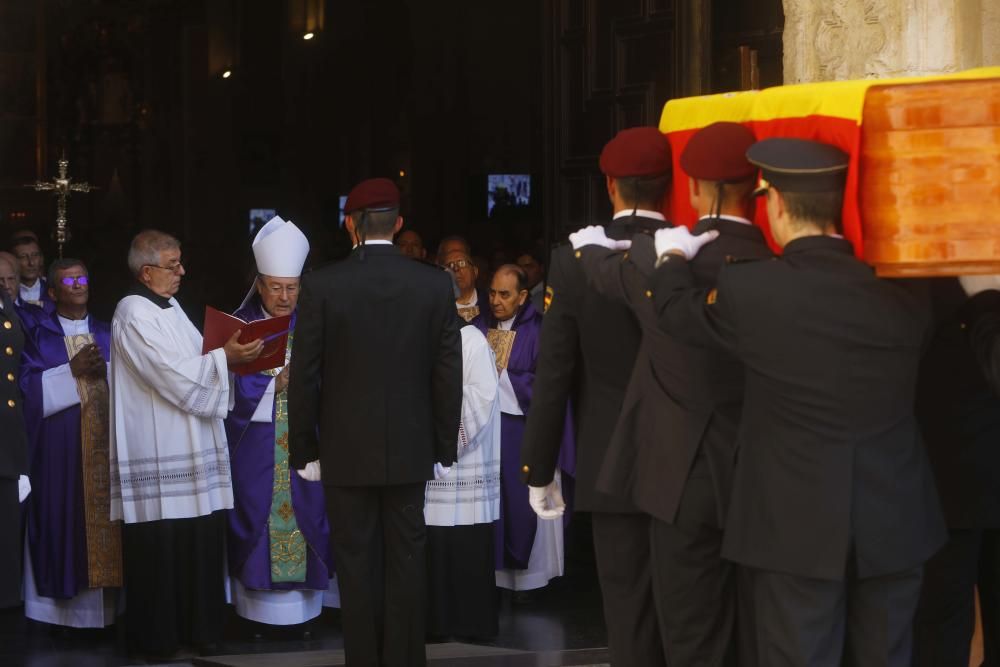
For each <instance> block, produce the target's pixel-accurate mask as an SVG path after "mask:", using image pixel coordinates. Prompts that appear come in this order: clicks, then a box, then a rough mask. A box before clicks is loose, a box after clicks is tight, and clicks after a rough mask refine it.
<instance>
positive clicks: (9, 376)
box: [7, 373, 14, 382]
mask: <svg viewBox="0 0 1000 667" xmlns="http://www.w3.org/2000/svg"><path fill="white" fill-rule="evenodd" d="M7 381H8V382H13V381H14V374H13V373H7Z"/></svg>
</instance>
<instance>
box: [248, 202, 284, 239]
mask: <svg viewBox="0 0 1000 667" xmlns="http://www.w3.org/2000/svg"><path fill="white" fill-rule="evenodd" d="M276 215H278V210H277V209H273V208H252V209H250V238H253V237H254V236H256V235H257V232H259V231H260V228H261V227H263V226H264V225H266V224H267V222H268V221H269V220H270V219H271V218H273V217H274V216H276Z"/></svg>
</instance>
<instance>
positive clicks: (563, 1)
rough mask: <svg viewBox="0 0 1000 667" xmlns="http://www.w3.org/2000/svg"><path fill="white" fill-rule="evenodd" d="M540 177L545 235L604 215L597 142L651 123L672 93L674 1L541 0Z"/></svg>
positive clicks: (677, 60) (557, 235) (554, 237)
mask: <svg viewBox="0 0 1000 667" xmlns="http://www.w3.org/2000/svg"><path fill="white" fill-rule="evenodd" d="M545 11H546V16H545V26H546V35H545V43H546V52H547V72H546V81H545V91H546V100H545V101H546V108H545V122H546V128H545V129H546V133H545V136H546V137H548V138H549V139H548V141H549V145H547V146H546V150H545V153H546V169H545V178H544V189H545V193H546V196H545V214H546V234H547V237H548V240H549V242H550V243H553V242H559V241H562V240H564V239H565V236H566V234H567V233H568V232H571V231H573V230H575V229H577V228H579V227H581V226H583V225H586V224H599V223H604V222H607V221H608V219H609V218H610V217H611V205H610V203H609V202H608V198H607V193H606V190H605V186H604V177H603V176H602V175H601V173H600V170H599V169H598V164H597V163H598V157H599V155H600V151H601V148H602V147H603V146H604V144H605V142H607V141H608V140H609V139H610V138H611V137H612V136H614V134H615V133H616V132H617V131H618V130H620V129H622V128H624V127H630V126H634V125H657V124H658V122H659V116H660V110H661V109H662V108H663V105H664V103H666V101H667V100H668V99H670V98H671V97H674V96H676V95H677V94H678V89H679V72H680V69H681V66H682V63H683V60H684V57H683V53H684V51H683V49H682V45H681V44H680V42H679V37H678V35H679V33H680V31H679V30H678V8H677V3H676V1H675V0H549V1H548V2H547V3H546V7H545Z"/></svg>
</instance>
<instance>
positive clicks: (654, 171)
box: [601, 127, 672, 178]
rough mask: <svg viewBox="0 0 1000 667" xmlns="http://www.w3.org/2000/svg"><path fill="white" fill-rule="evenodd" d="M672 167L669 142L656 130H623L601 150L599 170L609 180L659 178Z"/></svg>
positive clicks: (645, 128)
mask: <svg viewBox="0 0 1000 667" xmlns="http://www.w3.org/2000/svg"><path fill="white" fill-rule="evenodd" d="M671 166H672V164H671V159H670V142H669V141H667V137H666V136H665V135H664V134H663V133H662V132H660V131H659V130H658V129H656V128H655V127H630V128H628V129H625V130H622V131H620V132H619V133H618V134H617V135H615V138H614V139H612V140H611V141H609V142H608V143H607V144H605V145H604V150H602V151H601V171H602V172H604V174H606V175H607V176H611V177H612V178H627V177H629V176H659V175H661V174H666V173H668V172H669V171H670V168H671Z"/></svg>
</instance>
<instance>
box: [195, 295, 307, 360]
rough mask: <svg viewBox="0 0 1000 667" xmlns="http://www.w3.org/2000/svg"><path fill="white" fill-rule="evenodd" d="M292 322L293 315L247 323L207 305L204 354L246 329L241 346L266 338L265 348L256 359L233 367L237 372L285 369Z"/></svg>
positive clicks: (202, 347) (203, 344)
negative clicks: (286, 350)
mask: <svg viewBox="0 0 1000 667" xmlns="http://www.w3.org/2000/svg"><path fill="white" fill-rule="evenodd" d="M291 323H292V316H291V315H285V316H284V317H272V318H271V319H269V320H255V321H253V322H244V321H243V320H241V319H240V318H238V317H233V316H232V315H230V314H229V313H224V312H222V311H221V310H216V309H215V308H212V307H211V306H206V307H205V335H204V337H203V339H202V340H203V342H202V345H201V353H202V354H208V353H209V352H211V351H212V350H215V349H217V348H220V347H222V346H224V345H225V344H226V342H227V341H228V340H229V339H230V338H231V337H232V335H233V334H234V333H236V332H237V331H242V333H241V334H240V339H239V340H240V344H241V345H246V344H247V343H249V342H251V341H255V340H257V339H258V338H261V339H263V340H264V349H263V350H262V351H261V353H260V356H259V357H257V359H256V360H255V361H251V362H250V363H247V364H240V365H239V366H233V367H232V368H231V370H232V371H233V372H234V373H236V374H237V375H250V374H251V373H259V372H261V371H266V370H270V369H272V368H281V367H282V366H284V365H285V347H286V346H287V345H288V328H289V326H291Z"/></svg>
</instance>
